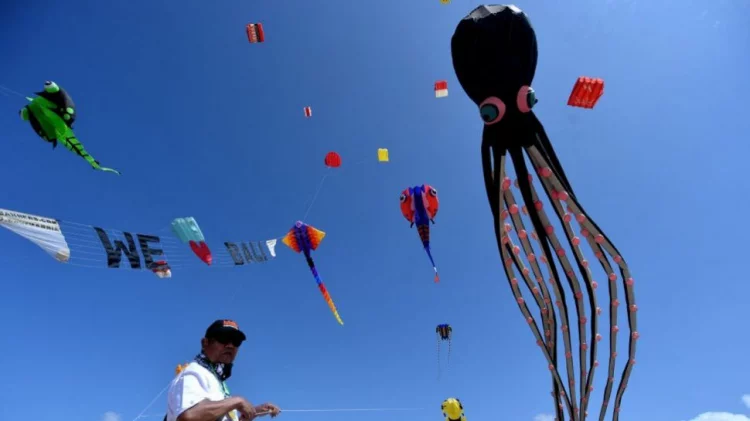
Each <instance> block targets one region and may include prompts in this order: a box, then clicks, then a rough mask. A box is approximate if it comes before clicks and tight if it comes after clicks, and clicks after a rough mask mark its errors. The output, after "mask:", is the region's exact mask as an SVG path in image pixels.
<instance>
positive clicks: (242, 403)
mask: <svg viewBox="0 0 750 421" xmlns="http://www.w3.org/2000/svg"><path fill="white" fill-rule="evenodd" d="M237 399H239V402H238V406H237V412H239V413H240V420H241V421H252V420H253V419H255V417H257V416H258V415H257V413H256V412H257V411H256V409H255V407H253V404H251V403H250V402H248V401H247V400H246V399H245V398H240V397H237Z"/></svg>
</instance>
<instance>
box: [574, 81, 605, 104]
mask: <svg viewBox="0 0 750 421" xmlns="http://www.w3.org/2000/svg"><path fill="white" fill-rule="evenodd" d="M602 95H604V80H603V79H594V78H590V77H583V76H581V77H579V78H578V80H577V81H576V83H575V85H573V91H572V92H571V93H570V97H569V98H568V105H570V106H572V107H580V108H589V109H591V108H594V106H595V105H596V103H597V102H598V101H599V98H601V97H602Z"/></svg>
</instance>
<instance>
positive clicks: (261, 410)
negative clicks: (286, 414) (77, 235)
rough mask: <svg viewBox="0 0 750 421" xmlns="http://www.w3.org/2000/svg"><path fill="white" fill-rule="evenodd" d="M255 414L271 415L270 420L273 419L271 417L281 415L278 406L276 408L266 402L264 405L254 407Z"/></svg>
mask: <svg viewBox="0 0 750 421" xmlns="http://www.w3.org/2000/svg"><path fill="white" fill-rule="evenodd" d="M255 412H256V413H257V414H263V415H265V414H271V418H273V417H275V416H277V415H279V413H281V409H279V407H278V406H276V405H274V404H272V403H269V402H266V403H264V404H261V405H258V406H256V407H255Z"/></svg>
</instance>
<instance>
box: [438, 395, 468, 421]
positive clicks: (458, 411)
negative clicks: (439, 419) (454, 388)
mask: <svg viewBox="0 0 750 421" xmlns="http://www.w3.org/2000/svg"><path fill="white" fill-rule="evenodd" d="M440 410H441V411H443V417H445V421H466V415H464V406H463V404H462V403H461V401H460V400H458V399H457V398H448V399H446V400H444V401H443V403H442V405H440Z"/></svg>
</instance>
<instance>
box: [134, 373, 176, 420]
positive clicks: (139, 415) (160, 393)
mask: <svg viewBox="0 0 750 421" xmlns="http://www.w3.org/2000/svg"><path fill="white" fill-rule="evenodd" d="M170 384H172V381H171V380H170V381H169V383H167V385H166V386H164V389H162V390H161V392H159V394H158V395H156V396H155V397H154V399H152V400H151V403H149V404H148V405H146V407H145V408H143V410H142V411H141V412H140V413H139V414H138V416H137V417H135V418H133V421H138V420H139V419H141V418H143V417H144V415H143V414H144V413H146V411H148V410H149V409H150V408H151V407H152V406H154V404H155V403H156V400H157V399H159V398H160V397H161V395H163V394H164V392H166V391H167V389H168V388H169V385H170Z"/></svg>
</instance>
